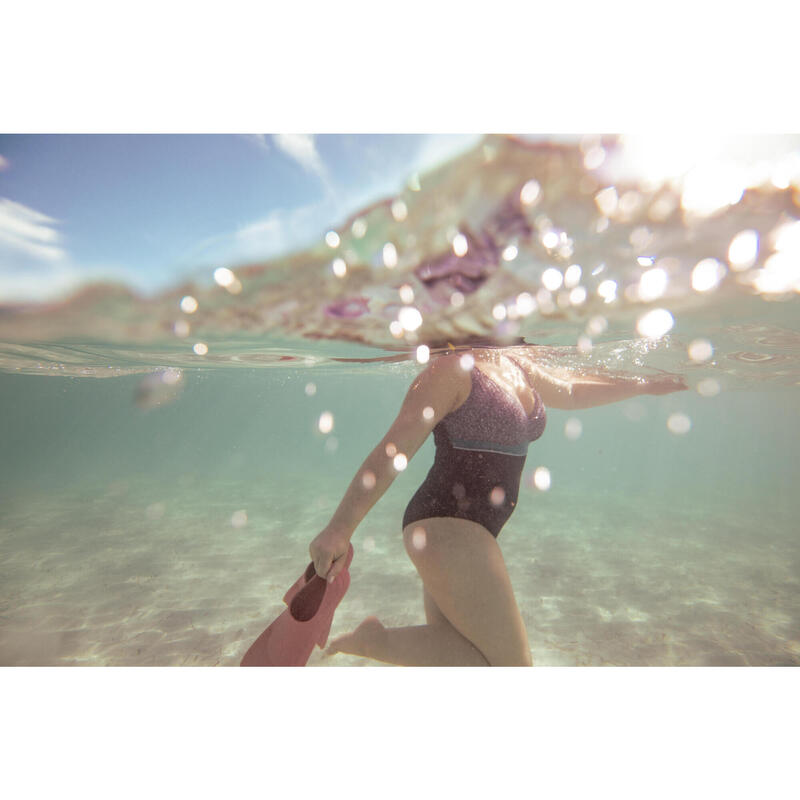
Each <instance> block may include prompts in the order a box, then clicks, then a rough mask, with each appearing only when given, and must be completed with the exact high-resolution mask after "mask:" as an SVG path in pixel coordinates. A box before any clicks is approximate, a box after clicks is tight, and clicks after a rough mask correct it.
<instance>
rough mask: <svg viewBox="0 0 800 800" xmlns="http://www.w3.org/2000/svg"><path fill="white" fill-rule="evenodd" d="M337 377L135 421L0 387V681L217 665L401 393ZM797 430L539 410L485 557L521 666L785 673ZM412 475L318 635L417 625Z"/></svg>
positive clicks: (774, 410) (90, 396)
mask: <svg viewBox="0 0 800 800" xmlns="http://www.w3.org/2000/svg"><path fill="white" fill-rule="evenodd" d="M339 370H340V373H337V372H336V371H333V370H331V371H329V372H328V373H327V374H320V375H316V374H314V370H313V369H312V370H302V371H301V370H289V369H286V370H263V371H245V372H242V373H237V374H235V375H230V374H227V373H225V374H220V373H213V372H211V373H207V374H196V375H190V376H189V378H188V380H187V385H186V388H185V391H184V394H183V395H182V397H181V398H180V399H179V400H178V401H176V402H175V403H173V404H172V405H170V406H167V407H164V408H159V409H155V410H153V411H148V412H145V411H141V410H139V409H137V408H135V407H134V406H133V404H132V397H133V393H134V389H135V380H136V379H135V378H130V377H122V378H118V379H114V380H108V381H88V380H80V379H77V378H41V377H27V376H25V377H23V376H10V375H2V376H0V393H1V394H0V396H2V398H3V415H2V439H3V442H4V448H3V449H4V457H3V461H2V473H0V477H1V478H2V480H1V481H0V485H2V494H1V495H0V502H1V503H2V509H3V511H2V518H1V521H0V531H1V532H2V539H0V542H1V543H2V544H1V545H0V547H1V548H2V549H1V550H0V564H1V565H2V566H1V567H0V569H1V570H2V572H0V584H1V585H2V587H3V588H2V606H1V607H0V614H1V615H2V616H0V621H1V622H2V624H1V625H0V653H1V654H2V662H3V663H4V664H106V665H111V664H162V665H166V664H204V665H214V664H230V665H233V664H236V663H238V660H239V659H240V658H241V656H242V654H243V652H244V650H246V648H247V646H248V645H249V643H250V642H251V641H252V640H253V639H254V638H255V637H256V636H257V635H258V633H260V631H261V630H262V629H263V628H264V627H265V625H266V623H267V622H268V621H269V620H270V619H271V618H272V617H274V616H275V615H276V614H277V613H279V611H280V609H281V607H282V604H281V602H280V600H281V597H282V595H283V592H284V591H285V589H286V588H287V587H288V586H289V585H290V584H291V583H292V582H293V581H294V579H295V578H296V577H297V574H298V573H299V571H300V569H301V568H302V566H303V565H304V563H306V561H307V547H308V543H309V542H310V540H311V539H312V538H313V537H314V536H315V535H316V533H317V532H318V531H319V530H320V529H321V528H322V527H323V526H324V524H325V523H326V522H327V520H328V518H329V516H330V514H331V513H332V510H333V509H334V507H335V505H336V504H337V503H338V501H339V499H340V497H341V495H342V493H343V491H344V489H345V488H346V486H347V484H348V482H349V480H350V477H351V475H352V474H353V473H354V472H355V470H356V468H357V467H358V466H359V464H360V462H361V459H362V458H363V457H364V456H365V455H366V452H367V451H368V449H369V448H371V447H372V446H373V445H374V444H375V443H376V442H377V441H378V440H379V439H380V437H381V436H382V435H383V433H384V431H385V428H386V426H387V424H388V421H391V419H392V418H393V415H394V413H395V412H396V410H397V408H398V406H399V403H400V400H401V399H402V395H403V393H404V391H405V388H406V386H407V384H408V382H409V372H413V368H411V369H409V367H408V365H404V366H403V367H401V368H397V370H396V374H388V373H384V374H380V375H379V376H374V375H370V374H369V368H368V367H364V368H361V369H360V370H353V369H352V368H346V367H340V368H339ZM310 379H313V380H314V382H315V383H316V386H317V392H316V394H315V395H314V396H313V397H308V396H307V395H306V393H305V386H306V384H307V383H308V382H309V380H310ZM354 398H358V403H357V404H356V403H354V402H353V400H354ZM323 410H329V411H331V412H332V413H333V415H334V430H333V432H332V433H331V434H329V435H328V436H325V435H323V434H321V433H320V432H319V431H318V430H317V429H316V423H317V419H318V417H319V414H320V413H321V412H322V411H323ZM675 410H680V411H682V412H683V413H686V414H687V415H689V416H690V417H691V419H692V429H691V431H690V432H689V433H688V434H685V435H682V436H676V435H674V434H671V433H670V432H669V431H668V429H667V428H666V424H665V423H666V420H667V418H668V417H669V415H670V414H671V413H673V412H674V411H675ZM640 414H641V415H643V416H642V418H641V419H639V418H638V417H639V415H640ZM571 417H577V418H579V419H580V420H581V421H582V424H583V432H582V435H581V437H580V438H579V439H577V440H575V441H571V440H569V439H567V438H566V437H565V435H564V425H565V422H566V420H567V419H569V418H571ZM632 418H633V419H632ZM797 433H798V429H797V405H796V398H795V395H794V393H793V392H790V391H786V390H784V391H773V392H769V391H765V392H750V391H743V392H730V393H725V394H721V395H719V396H717V397H716V398H710V399H709V398H702V397H699V396H690V395H689V394H688V393H682V394H679V395H671V396H667V397H662V398H648V399H642V400H630V401H626V402H625V403H621V404H618V405H615V406H608V407H605V408H599V409H591V410H587V411H583V412H578V413H574V412H565V411H554V410H551V411H550V412H549V420H548V428H547V430H546V432H545V435H544V436H543V437H542V439H540V440H539V441H538V442H536V443H535V444H534V445H533V446H532V447H531V449H530V452H529V456H528V460H527V464H526V472H525V478H524V479H523V480H524V484H525V488H524V489H523V491H522V495H521V500H520V503H519V506H518V510H517V511H516V513H515V514H514V516H513V517H512V518H511V520H510V521H509V523H508V524H507V526H506V527H505V528H504V530H503V531H502V533H501V536H500V544H501V547H502V549H503V553H504V555H505V558H506V561H507V564H508V568H509V572H510V574H511V578H512V582H513V585H514V587H515V591H516V593H517V598H518V602H519V605H520V607H521V610H522V613H523V616H524V618H525V621H526V624H527V626H528V631H529V638H530V641H531V647H532V651H533V656H534V660H535V662H536V663H537V664H540V665H548V664H558V665H565V664H658V665H679V664H691V665H700V664H751V665H755V664H797V663H799V662H800V631H799V630H798V621H799V620H800V608H799V607H798V606H799V604H800V599H799V598H800V592H798V588H799V587H798V582H799V580H800V578H799V576H800V571H799V570H798V567H799V566H800V546H798V541H797V536H796V520H797V512H798V498H797V492H796V487H797V485H798V477H800V476H798V468H797V460H796V445H797ZM334 437H335V441H336V442H337V443H338V446H337V447H336V448H335V449H334V447H333V446H332V445H331V442H332V441H334ZM431 459H432V444H431V442H430V441H429V442H427V443H426V445H425V446H424V447H423V449H422V450H421V451H420V452H419V453H418V454H417V455H416V456H415V458H414V459H413V460H412V462H411V464H410V465H409V468H408V469H407V470H406V472H404V473H402V474H401V475H399V476H398V478H397V479H396V481H395V483H394V484H393V486H392V487H391V488H390V490H389V492H388V493H387V494H386V495H385V496H384V498H383V499H382V500H381V501H380V502H379V504H378V505H377V506H376V507H375V508H374V509H373V511H372V512H371V513H370V515H369V516H368V517H367V519H366V520H365V521H364V523H363V524H362V526H361V527H360V528H359V530H358V531H357V532H356V535H355V538H354V545H355V550H356V556H355V560H354V563H353V566H352V570H351V572H352V585H351V589H350V592H349V593H348V595H347V597H346V599H345V602H344V603H343V604H342V606H341V607H340V610H339V612H338V614H337V617H336V620H335V623H334V629H333V633H334V634H335V633H337V632H345V631H347V630H349V629H351V628H352V627H354V626H355V625H357V624H358V623H359V622H360V621H361V619H363V618H364V616H366V615H368V614H377V615H378V616H379V618H380V619H381V620H383V621H384V623H386V624H389V625H392V626H399V625H406V624H421V623H422V622H424V616H423V609H422V602H421V597H422V590H421V583H420V580H419V578H418V577H417V575H416V573H415V571H414V569H413V567H412V566H411V564H410V562H409V561H408V559H407V557H406V555H405V552H404V550H403V546H402V541H401V537H400V519H401V517H402V512H403V508H404V505H405V503H406V502H407V500H408V498H409V497H410V495H411V493H412V492H413V491H414V489H415V488H416V486H417V485H418V483H419V482H420V481H421V479H422V478H423V477H424V474H425V472H426V471H427V469H428V467H429V465H430V463H431ZM540 465H545V466H547V467H548V468H549V469H550V472H551V476H552V485H551V488H550V490H549V491H548V492H542V491H539V490H536V489H534V488H533V487H532V486H531V484H530V475H531V473H532V471H533V469H534V468H535V467H537V466H540ZM237 511H245V512H246V515H247V521H246V524H244V525H243V526H242V527H235V525H234V524H233V523H232V518H233V517H234V514H235V513H236V512H237ZM310 663H311V664H312V665H315V664H319V665H332V666H333V665H344V664H367V663H371V662H368V661H367V660H366V659H360V658H356V657H351V656H346V655H343V654H339V655H336V656H333V657H326V656H324V655H323V654H322V653H321V651H315V654H314V656H313V657H312V660H311V662H310Z"/></svg>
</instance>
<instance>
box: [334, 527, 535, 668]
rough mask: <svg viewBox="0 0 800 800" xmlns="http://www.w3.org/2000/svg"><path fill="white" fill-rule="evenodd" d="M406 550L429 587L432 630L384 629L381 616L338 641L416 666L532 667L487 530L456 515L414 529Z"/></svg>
mask: <svg viewBox="0 0 800 800" xmlns="http://www.w3.org/2000/svg"><path fill="white" fill-rule="evenodd" d="M403 539H404V542H405V545H406V550H407V552H408V554H409V556H410V557H411V560H412V561H413V562H414V565H415V566H416V568H417V570H418V572H419V574H420V576H421V577H422V580H423V583H424V585H425V614H426V618H427V620H428V624H427V625H419V626H414V627H409V628H384V627H383V626H382V625H381V624H380V622H378V620H377V619H375V618H374V617H372V618H369V619H367V620H365V621H364V622H363V623H362V624H361V625H360V626H359V627H358V628H357V629H356V630H355V631H354V632H353V633H352V634H348V635H347V636H342V637H340V638H339V639H336V640H335V641H334V642H332V643H331V648H330V650H331V652H338V651H341V652H348V653H354V654H357V655H363V656H367V657H368V658H375V659H377V660H379V661H387V662H389V663H392V664H404V665H409V666H411V665H414V666H434V665H441V666H444V665H451V666H456V665H475V666H478V665H486V664H491V665H493V666H500V665H503V666H512V665H519V666H530V664H531V657H530V648H529V646H528V639H527V635H526V633H525V626H524V624H523V622H522V617H521V615H520V613H519V609H518V608H517V604H516V600H515V599H514V593H513V590H512V588H511V581H510V580H509V577H508V571H507V570H506V566H505V562H504V561H503V556H502V553H501V552H500V547H499V546H498V544H497V541H496V540H495V539H494V537H493V536H492V535H491V534H490V533H489V532H488V531H487V530H486V529H485V528H483V526H481V525H478V524H477V523H474V522H469V521H467V520H459V519H454V518H452V517H436V518H432V519H427V520H420V521H419V522H416V523H413V524H411V525H408V526H407V527H406V529H405V530H404V531H403Z"/></svg>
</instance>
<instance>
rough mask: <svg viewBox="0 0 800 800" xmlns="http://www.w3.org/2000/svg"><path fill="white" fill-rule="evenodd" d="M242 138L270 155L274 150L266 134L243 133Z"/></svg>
mask: <svg viewBox="0 0 800 800" xmlns="http://www.w3.org/2000/svg"><path fill="white" fill-rule="evenodd" d="M242 138H243V139H247V141H248V142H250V143H251V144H254V145H255V146H256V147H258V148H259V149H260V150H266V151H267V152H268V153H269V152H270V151H271V150H272V148H271V147H270V146H269V140H268V138H267V134H266V133H243V134H242Z"/></svg>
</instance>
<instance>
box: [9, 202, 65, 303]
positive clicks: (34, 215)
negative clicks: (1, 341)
mask: <svg viewBox="0 0 800 800" xmlns="http://www.w3.org/2000/svg"><path fill="white" fill-rule="evenodd" d="M57 224H58V222H57V220H55V219H53V218H52V217H48V216H47V214H42V213H41V211H36V210H35V209H32V208H29V207H28V206H25V205H23V204H22V203H15V202H14V201H13V200H8V199H7V198H0V303H2V302H4V301H6V302H7V301H9V300H14V301H16V300H27V299H39V297H43V296H47V297H52V296H54V295H55V294H57V293H59V292H60V291H62V290H63V289H64V286H65V285H66V284H67V283H69V282H70V281H72V280H73V276H72V274H71V272H70V275H67V273H66V271H65V270H66V269H67V260H68V257H67V253H66V251H65V250H64V249H63V248H62V247H60V246H59V245H60V242H61V234H60V233H59V232H58V230H56V228H55V227H54V226H55V225H57Z"/></svg>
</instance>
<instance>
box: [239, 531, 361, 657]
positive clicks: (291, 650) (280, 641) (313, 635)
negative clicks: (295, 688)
mask: <svg viewBox="0 0 800 800" xmlns="http://www.w3.org/2000/svg"><path fill="white" fill-rule="evenodd" d="M352 560H353V545H349V546H348V550H347V555H346V556H345V564H344V569H343V570H342V571H341V572H340V573H339V574H338V575H337V576H336V580H335V581H334V582H333V583H332V584H330V583H328V582H327V581H326V580H325V579H324V578H320V577H319V575H317V573H316V571H315V570H314V565H313V564H309V565H308V567H307V568H306V571H305V572H304V573H303V574H302V575H301V576H300V578H298V580H297V581H295V583H294V585H293V586H292V587H291V588H290V589H289V591H287V592H286V594H285V595H284V597H283V602H284V603H286V605H287V606H288V608H287V609H286V610H285V611H284V612H283V613H282V614H281V615H280V616H279V617H278V618H277V619H276V620H275V621H274V622H273V623H272V624H271V625H270V626H269V627H268V628H267V629H266V630H265V631H264V632H263V633H262V634H261V636H259V637H258V639H256V640H255V642H253V644H252V645H251V646H250V649H249V650H248V651H247V652H246V653H245V655H244V658H243V659H242V663H241V666H243V667H304V666H305V665H306V663H307V661H308V659H309V657H310V655H311V652H312V651H313V649H314V645H315V644H317V645H319V646H320V647H324V646H325V643H326V642H327V641H328V633H329V632H330V629H331V625H332V623H333V614H334V612H335V611H336V607H337V606H338V605H339V603H340V602H341V601H342V598H343V597H344V595H345V593H346V592H347V589H348V587H349V586H350V572H349V571H348V570H349V568H350V562H351V561H352Z"/></svg>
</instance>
